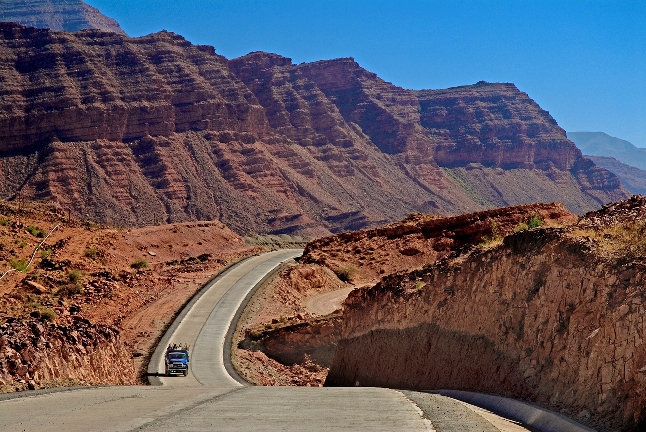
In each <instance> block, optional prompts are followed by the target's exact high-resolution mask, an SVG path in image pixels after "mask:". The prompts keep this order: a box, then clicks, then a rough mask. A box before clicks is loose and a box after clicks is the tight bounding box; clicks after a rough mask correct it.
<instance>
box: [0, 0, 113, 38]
mask: <svg viewBox="0 0 646 432" xmlns="http://www.w3.org/2000/svg"><path fill="white" fill-rule="evenodd" d="M0 21H6V22H15V23H19V24H24V25H28V26H30V27H38V28H48V29H51V30H62V31H68V32H74V31H78V30H83V29H97V30H103V31H107V32H113V33H118V34H123V35H125V32H124V31H123V30H122V29H121V27H120V26H119V23H118V22H116V21H115V20H114V19H112V18H109V17H107V16H105V15H103V14H102V13H101V12H100V11H99V10H98V9H96V8H93V7H92V6H90V5H88V4H87V3H85V2H82V1H81V0H1V1H0Z"/></svg>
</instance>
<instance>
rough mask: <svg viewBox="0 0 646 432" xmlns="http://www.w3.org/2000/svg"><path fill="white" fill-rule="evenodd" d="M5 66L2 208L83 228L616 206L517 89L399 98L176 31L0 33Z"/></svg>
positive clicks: (294, 223) (0, 27)
mask: <svg viewBox="0 0 646 432" xmlns="http://www.w3.org/2000/svg"><path fill="white" fill-rule="evenodd" d="M0 54H1V55H2V58H3V59H4V61H3V63H2V65H1V67H0V80H2V82H3V83H4V84H3V87H2V89H1V90H0V94H1V95H2V97H1V98H0V167H1V169H2V172H3V174H4V176H3V177H2V178H0V197H2V198H4V199H16V198H17V197H18V196H21V197H28V198H32V199H39V200H51V201H55V202H57V203H59V204H60V205H61V206H62V207H65V208H66V209H68V210H70V211H71V212H73V213H74V216H75V217H83V218H91V219H95V220H100V221H105V222H110V223H113V224H119V225H135V224H141V225H145V224H154V223H156V222H160V221H167V222H176V221H185V220H195V219H219V220H222V221H223V222H225V223H226V224H227V225H228V226H230V227H232V228H234V229H235V230H237V231H238V232H240V233H249V232H271V233H277V234H280V233H294V232H298V233H301V234H307V235H321V234H326V233H330V232H339V231H344V230H354V229H359V228H364V227H368V226H375V225H379V224H383V223H386V222H390V221H393V220H399V219H402V218H403V217H405V216H406V215H407V214H409V213H411V212H426V213H428V212H432V213H437V214H450V213H459V212H468V211H475V210H480V209H484V208H492V207H500V206H504V205H510V204H523V203H530V202H537V201H543V202H550V201H560V202H563V203H564V204H565V205H566V207H567V208H568V209H569V210H571V211H574V212H578V213H582V212H585V211H589V210H592V209H594V208H598V207H599V205H600V204H602V203H606V202H609V201H616V200H619V199H622V198H624V197H625V196H626V192H625V190H624V189H623V187H622V186H621V185H620V183H619V180H618V179H617V177H615V176H614V175H613V174H611V173H609V172H608V171H606V170H604V169H601V168H599V167H597V166H595V165H594V164H593V163H592V162H591V161H589V160H587V159H584V158H583V157H582V156H581V153H580V152H579V150H577V149H576V147H575V146H574V145H573V144H572V143H571V142H570V141H568V140H567V138H566V136H565V132H564V131H563V130H562V129H561V128H560V127H559V126H558V125H557V124H556V121H555V120H554V119H553V118H552V117H551V116H550V115H549V114H548V113H547V112H546V111H544V110H542V109H541V108H540V107H539V106H538V105H537V104H536V103H535V102H534V101H533V100H532V99H530V98H529V96H528V95H527V94H525V93H523V92H521V91H519V90H518V89H517V88H516V87H515V86H514V85H513V84H491V83H484V82H481V83H478V84H475V85H471V86H464V87H456V88H452V89H446V90H424V91H412V90H405V89H402V88H399V87H396V86H394V85H392V84H390V83H388V82H385V81H383V80H381V79H380V78H379V77H377V76H376V75H375V74H373V73H370V72H368V71H366V70H364V69H362V68H361V67H360V66H359V65H358V64H357V63H356V62H355V61H354V60H353V59H337V60H329V61H320V62H314V63H307V64H299V65H295V64H293V63H292V62H291V60H290V59H288V58H284V57H281V56H278V55H275V54H267V53H251V54H249V55H247V56H244V57H241V58H238V59H234V60H227V59H226V58H224V57H222V56H219V55H217V54H216V53H215V51H214V49H213V48H212V47H208V46H199V45H192V44H190V43H189V42H187V41H186V40H185V39H183V38H182V37H181V36H178V35H176V34H173V33H168V32H161V33H157V34H152V35H148V36H144V37H140V38H128V37H126V36H122V35H118V34H115V33H105V32H101V31H97V30H86V31H82V32H78V33H74V34H70V33H60V32H52V31H49V30H39V29H34V28H27V27H23V26H19V25H17V24H9V23H3V24H0Z"/></svg>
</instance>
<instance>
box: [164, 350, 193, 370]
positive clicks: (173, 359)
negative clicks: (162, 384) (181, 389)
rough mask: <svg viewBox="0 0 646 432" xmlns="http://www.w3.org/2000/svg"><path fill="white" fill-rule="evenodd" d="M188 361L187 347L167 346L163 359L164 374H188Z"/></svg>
mask: <svg viewBox="0 0 646 432" xmlns="http://www.w3.org/2000/svg"><path fill="white" fill-rule="evenodd" d="M188 362H189V357H188V349H187V348H175V347H172V346H169V347H168V349H167V350H166V357H165V360H164V363H165V372H166V375H167V376H169V375H179V374H182V375H184V376H186V375H188Z"/></svg>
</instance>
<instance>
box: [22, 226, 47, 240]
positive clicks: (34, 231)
mask: <svg viewBox="0 0 646 432" xmlns="http://www.w3.org/2000/svg"><path fill="white" fill-rule="evenodd" d="M25 230H26V231H27V232H28V233H29V234H31V235H33V236H34V237H40V238H43V237H45V234H47V233H46V232H45V230H42V229H40V228H38V227H36V226H33V225H29V226H28V227H27V228H25Z"/></svg>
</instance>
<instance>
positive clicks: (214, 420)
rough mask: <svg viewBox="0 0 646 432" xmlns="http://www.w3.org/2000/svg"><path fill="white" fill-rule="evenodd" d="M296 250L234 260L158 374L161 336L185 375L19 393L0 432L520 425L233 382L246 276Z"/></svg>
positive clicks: (170, 338) (178, 331)
mask: <svg viewBox="0 0 646 432" xmlns="http://www.w3.org/2000/svg"><path fill="white" fill-rule="evenodd" d="M299 253H300V251H298V250H289V251H278V252H272V253H269V254H265V255H261V256H258V257H254V258H251V259H249V260H246V261H244V262H242V263H240V264H239V265H237V266H235V267H233V268H231V269H230V270H229V271H227V272H226V273H225V274H223V275H221V276H220V277H219V278H217V280H215V281H214V282H213V283H212V284H211V285H210V286H209V287H208V289H205V290H203V291H202V292H201V295H199V296H198V297H197V298H196V299H195V300H194V302H193V303H192V307H191V308H190V311H188V312H183V313H182V314H181V315H180V320H179V321H177V322H176V323H175V324H174V325H173V326H172V327H171V329H170V331H169V332H168V334H167V335H166V336H165V339H163V340H162V343H161V344H160V348H159V350H160V351H158V352H157V353H156V355H154V356H153V362H151V367H150V368H149V372H155V369H157V371H158V372H163V363H161V362H160V353H162V352H163V349H164V348H165V346H166V345H167V344H168V343H169V342H185V343H189V344H191V346H192V359H191V363H190V366H191V368H190V374H189V376H188V377H172V378H166V377H162V378H157V379H153V381H155V383H156V384H161V385H156V386H147V387H146V386H131V387H103V388H87V389H80V390H71V391H63V392H55V393H49V394H38V393H26V394H25V396H24V397H17V398H14V399H9V400H5V401H2V402H0V431H56V432H60V431H63V430H64V431H134V430H141V431H168V430H182V431H213V430H218V431H245V430H250V431H275V430H283V431H302V430H307V431H335V430H339V431H340V430H344V431H347V430H370V431H402V430H406V431H433V430H437V431H452V430H466V431H468V430H496V431H509V432H512V431H513V432H515V431H519V430H524V429H522V428H519V427H518V426H516V425H514V424H513V423H510V422H507V421H505V420H503V419H500V418H496V417H495V416H492V415H490V414H488V413H483V412H481V411H478V410H477V409H475V408H473V407H470V406H468V405H466V404H462V403H461V402H456V401H455V400H453V399H450V398H446V397H444V396H437V397H434V398H433V399H432V400H429V399H423V400H422V399H420V398H419V397H413V396H411V395H410V394H409V395H408V397H407V396H405V395H404V394H403V393H402V392H400V391H396V390H390V389H381V388H307V387H301V388H294V387H252V386H248V385H245V384H244V383H241V382H239V381H238V379H237V378H236V377H235V376H232V374H231V373H230V370H227V367H226V362H224V359H225V356H226V354H225V352H224V351H225V350H224V346H225V340H226V337H227V333H228V330H229V326H230V325H231V322H232V320H233V319H234V315H235V314H236V311H237V310H238V309H239V307H240V305H241V304H242V303H243V302H244V299H245V297H246V296H247V293H248V291H249V290H250V289H251V288H252V287H253V286H254V285H255V284H256V283H258V282H259V281H261V280H262V279H263V278H264V277H265V275H266V274H267V273H268V272H270V271H271V270H272V269H273V268H275V267H276V266H277V265H279V264H280V263H281V262H284V261H286V260H289V259H290V258H292V257H294V256H297V255H298V254H299ZM155 365H156V366H155ZM234 375H235V374H234ZM413 400H417V402H418V403H419V406H422V407H424V406H426V405H429V406H430V405H432V408H433V409H432V410H427V412H431V411H432V413H431V414H432V417H431V418H430V420H429V419H427V417H428V413H427V414H424V412H423V411H422V410H421V409H420V408H419V407H418V405H417V404H416V403H414V402H413ZM492 419H495V421H494V420H492ZM447 425H448V426H447ZM456 425H458V426H456ZM483 425H485V426H486V427H487V428H489V429H487V428H482V426H483ZM492 427H493V429H491V428H492Z"/></svg>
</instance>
